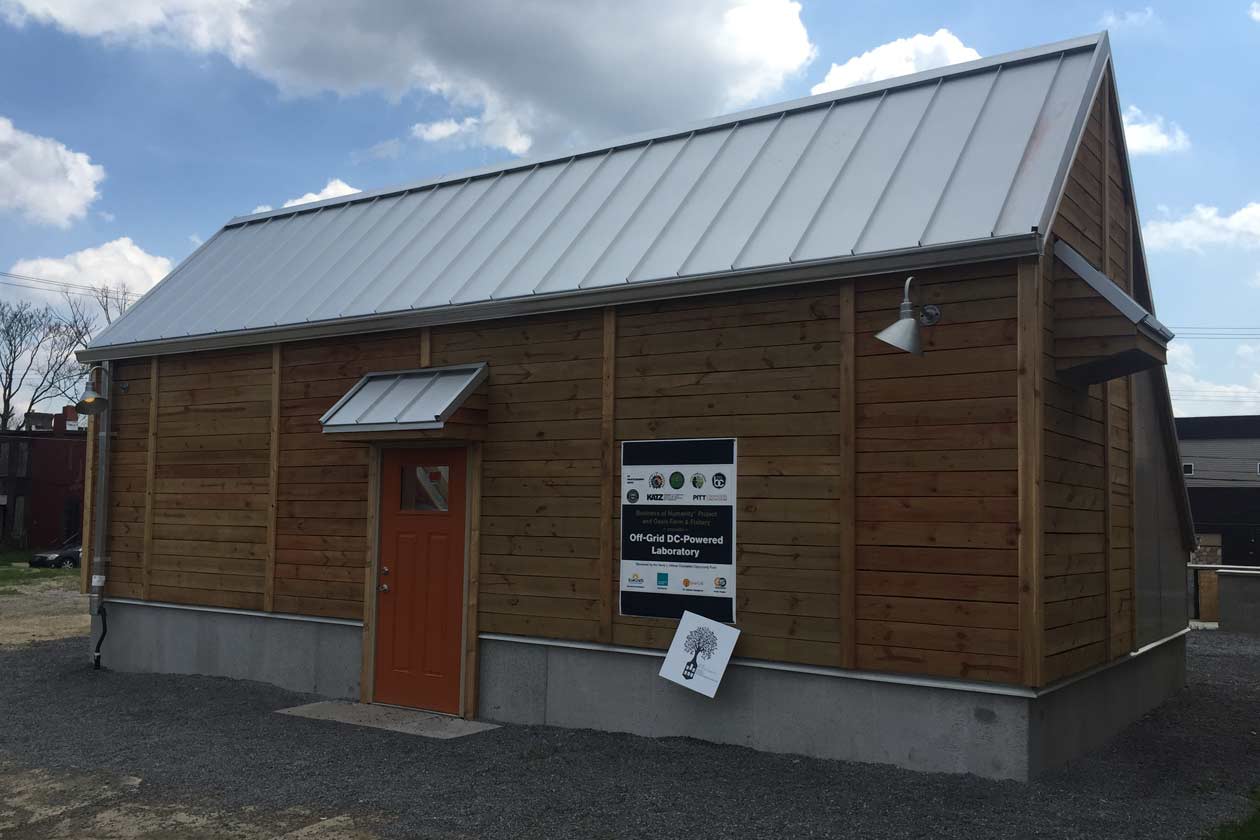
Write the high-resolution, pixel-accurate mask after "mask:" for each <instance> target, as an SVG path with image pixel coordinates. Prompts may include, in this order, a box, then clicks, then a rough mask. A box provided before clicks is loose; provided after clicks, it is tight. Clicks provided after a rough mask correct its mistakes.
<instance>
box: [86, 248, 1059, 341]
mask: <svg viewBox="0 0 1260 840" xmlns="http://www.w3.org/2000/svg"><path fill="white" fill-rule="evenodd" d="M1040 239H1041V238H1040V235H1039V234H1037V233H1036V232H1030V233H1021V234H1016V235H1012V236H995V237H988V238H985V239H975V240H969V241H967V242H959V243H953V244H949V245H944V246H936V245H932V246H924V247H915V248H903V249H898V250H893V251H882V252H875V253H870V254H860V255H856V256H853V255H848V256H843V257H838V258H827V259H822V260H802V261H799V262H789V263H780V264H776V265H770V266H760V267H757V268H747V269H736V270H734V271H724V272H715V273H711V274H695V275H689V276H684V277H666V278H661V279H659V280H643V281H635V282H633V283H624V284H619V285H616V286H606V287H598V288H593V289H574V290H571V291H564V292H553V293H547V294H536V295H531V296H522V297H514V298H508V299H505V300H491V301H484V302H477V303H467V304H454V305H445V306H434V307H430V308H427V309H417V310H403V311H398V312H392V313H384V314H380V315H363V316H358V317H353V318H331V319H328V320H326V321H312V322H303V323H300V324H290V325H283V326H278V327H260V328H256V329H249V330H229V331H225V332H221V333H207V334H205V335H199V336H181V337H178V338H163V339H157V340H155V341H142V342H134V343H129V344H113V345H102V346H96V347H86V348H84V349H82V350H79V351H78V352H77V353H76V354H75V355H76V357H77V358H78V359H79V361H81V362H95V361H100V360H103V359H113V360H118V359H133V358H141V357H147V356H160V355H167V354H171V353H188V352H194V351H200V350H215V349H224V348H229V347H247V346H251V345H259V344H274V343H283V342H287V341H299V340H306V339H312V338H329V337H334V336H346V335H361V334H364V333H370V332H387V331H390V330H402V329H412V328H415V327H427V326H434V325H440V324H465V323H471V322H475V321H489V320H495V319H499V318H512V317H519V316H522V315H536V314H540V313H544V312H566V311H573V310H580V309H592V308H600V307H604V306H614V305H621V304H628V303H643V302H648V301H658V300H674V299H679V298H687V297H696V296H699V295H710V294H716V293H719V292H735V291H750V290H754V289H764V288H769V287H773V286H780V285H789V284H793V283H811V282H818V281H822V280H839V279H846V278H852V277H863V276H866V275H870V274H881V273H884V272H895V271H902V270H918V271H922V270H924V269H927V268H936V267H943V266H950V265H960V264H965V263H972V262H990V261H994V260H1003V259H1015V258H1018V257H1026V256H1033V255H1036V254H1038V253H1040V249H1041V242H1040Z"/></svg>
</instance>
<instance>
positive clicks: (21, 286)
mask: <svg viewBox="0 0 1260 840" xmlns="http://www.w3.org/2000/svg"><path fill="white" fill-rule="evenodd" d="M0 284H3V285H5V286H14V287H16V288H19V289H31V290H32V291H37V292H47V291H51V290H50V289H45V288H43V287H42V286H31V285H28V284H26V283H15V282H13V281H12V280H0ZM58 291H60V292H62V293H63V294H67V295H74V296H75V297H82V298H93V299H94V298H95V297H96V295H95V294H93V293H92V292H73V291H71V290H69V289H59V290H58ZM129 302H130V301H129Z"/></svg>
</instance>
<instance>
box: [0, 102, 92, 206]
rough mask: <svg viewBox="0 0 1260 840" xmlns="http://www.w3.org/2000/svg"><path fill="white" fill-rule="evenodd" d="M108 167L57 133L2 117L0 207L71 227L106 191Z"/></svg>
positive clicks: (0, 126)
mask: <svg viewBox="0 0 1260 840" xmlns="http://www.w3.org/2000/svg"><path fill="white" fill-rule="evenodd" d="M104 178H105V167H103V166H99V165H97V164H94V163H92V159H91V158H90V157H88V156H87V155H85V154H83V153H82V152H76V151H73V150H71V149H68V148H66V146H65V144H63V143H59V142H57V141H56V140H54V139H52V138H51V137H40V136H38V135H35V134H27V133H26V132H25V131H22V130H21V129H18V128H15V127H14V125H13V123H12V122H11V121H10V120H8V119H6V118H4V117H0V211H4V210H9V211H14V212H17V213H20V214H22V215H23V216H25V217H26V218H27V219H29V220H31V221H32V222H39V223H41V224H47V225H56V226H57V227H63V228H64V227H69V226H70V222H72V221H74V220H75V219H81V218H83V217H84V215H86V214H87V209H88V206H89V205H90V204H91V203H92V202H93V201H96V199H97V198H98V197H99V196H100V193H99V192H98V190H97V187H98V186H99V185H100V183H101V181H102V180H104Z"/></svg>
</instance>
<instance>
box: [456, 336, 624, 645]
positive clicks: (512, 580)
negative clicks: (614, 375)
mask: <svg viewBox="0 0 1260 840" xmlns="http://www.w3.org/2000/svg"><path fill="white" fill-rule="evenodd" d="M602 329H603V327H602V322H601V315H600V313H599V312H598V311H590V312H576V313H567V314H564V315H556V316H540V317H536V318H529V319H520V320H512V321H498V322H489V323H485V324H475V325H467V326H451V327H435V328H434V329H433V330H432V338H431V341H432V350H431V352H432V358H433V364H434V365H448V364H458V363H464V362H488V363H489V366H490V369H489V377H488V382H487V387H486V388H485V389H484V392H485V393H486V395H487V404H486V405H487V414H486V420H487V425H486V430H485V442H484V444H483V448H482V453H483V456H482V457H483V460H482V500H481V552H480V553H481V559H480V570H479V572H480V575H479V576H480V587H479V591H478V628H479V630H480V631H481V632H485V633H513V634H520V635H528V636H545V637H548V638H555V639H570V640H579V641H595V640H597V637H598V632H599V616H600V611H601V609H604V608H605V603H604V601H601V593H600V592H599V577H600V575H599V565H598V562H599V500H600V428H599V424H600V388H601V380H600V375H601V366H602Z"/></svg>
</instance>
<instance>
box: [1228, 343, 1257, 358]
mask: <svg viewBox="0 0 1260 840" xmlns="http://www.w3.org/2000/svg"><path fill="white" fill-rule="evenodd" d="M1234 355H1236V356H1237V357H1238V358H1240V359H1245V360H1247V361H1251V360H1252V359H1255V358H1256V357H1258V356H1260V344H1239V345H1238V346H1237V347H1235V348H1234Z"/></svg>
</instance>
